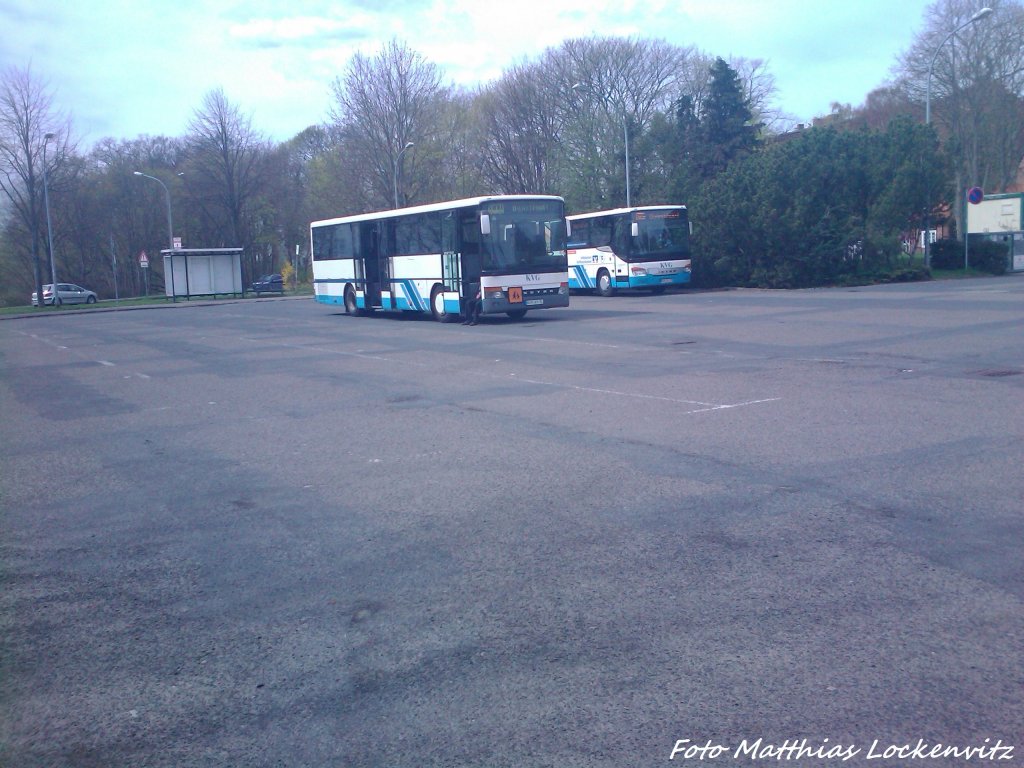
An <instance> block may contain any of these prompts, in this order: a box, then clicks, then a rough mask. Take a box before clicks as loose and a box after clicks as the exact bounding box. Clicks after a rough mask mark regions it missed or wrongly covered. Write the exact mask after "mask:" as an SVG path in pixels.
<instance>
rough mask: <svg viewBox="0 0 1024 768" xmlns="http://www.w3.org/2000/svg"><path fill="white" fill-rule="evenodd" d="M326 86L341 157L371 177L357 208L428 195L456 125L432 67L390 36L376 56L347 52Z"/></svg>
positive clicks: (447, 92) (447, 89) (444, 88)
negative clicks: (345, 60) (329, 90)
mask: <svg viewBox="0 0 1024 768" xmlns="http://www.w3.org/2000/svg"><path fill="white" fill-rule="evenodd" d="M332 92H333V96H334V104H333V106H332V108H331V118H332V120H333V121H334V123H335V126H336V128H337V129H338V130H339V131H340V132H341V134H342V136H343V142H344V144H345V149H346V157H347V161H348V162H349V163H351V164H353V165H355V166H356V167H358V168H359V169H361V171H362V175H363V176H364V178H366V179H367V180H369V182H370V184H371V188H370V189H367V190H365V192H366V198H365V200H364V205H363V207H364V208H366V209H370V208H388V207H391V205H392V204H393V202H394V198H395V197H396V196H397V197H398V198H399V200H398V202H399V204H400V205H401V204H406V203H408V202H409V201H410V200H413V199H417V198H421V199H422V198H425V197H430V196H431V195H432V192H433V190H432V189H431V180H432V179H433V178H436V177H437V175H438V171H440V170H441V168H442V167H443V164H444V158H445V147H446V146H447V143H448V142H449V140H450V139H451V137H452V134H453V131H454V126H453V124H452V119H451V118H452V113H451V111H450V110H448V109H446V105H447V103H448V101H449V100H450V97H451V89H450V87H448V86H445V85H443V84H442V82H441V74H440V71H439V70H438V68H437V67H436V66H435V65H434V64H431V63H429V62H427V61H426V60H425V59H424V58H423V57H422V56H421V55H420V54H418V53H416V52H415V51H413V50H411V49H410V48H408V47H407V46H406V45H405V44H403V43H399V42H398V41H397V40H392V41H391V42H389V43H388V44H387V45H385V46H384V48H383V49H382V50H381V52H380V53H379V54H378V55H377V56H376V57H374V58H369V57H367V56H364V55H362V54H356V55H355V56H353V57H352V59H351V61H350V62H349V65H348V70H347V72H346V73H345V74H344V75H343V76H342V77H340V78H338V79H336V80H335V81H334V83H333V84H332ZM410 145H411V146H410ZM400 161H401V163H400Z"/></svg>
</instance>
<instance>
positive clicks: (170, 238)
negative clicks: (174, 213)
mask: <svg viewBox="0 0 1024 768" xmlns="http://www.w3.org/2000/svg"><path fill="white" fill-rule="evenodd" d="M132 173H133V174H134V175H135V176H142V177H144V178H147V179H152V180H153V181H155V182H156V183H157V184H159V185H160V186H161V187H163V188H164V196H165V198H166V199H167V247H168V248H170V249H171V250H173V249H174V225H173V224H172V222H171V193H170V191H169V190H168V189H167V185H166V184H164V183H163V182H162V181H160V179H158V178H157V177H156V176H150V175H149V174H148V173H143V172H142V171H132Z"/></svg>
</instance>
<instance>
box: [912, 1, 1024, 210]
mask: <svg viewBox="0 0 1024 768" xmlns="http://www.w3.org/2000/svg"><path fill="white" fill-rule="evenodd" d="M978 5H979V4H978V3H977V2H975V0H936V2H934V3H933V4H932V5H931V6H929V8H928V10H927V11H926V15H925V28H924V30H923V31H922V32H921V33H920V34H919V35H918V37H917V38H916V39H915V41H914V43H913V45H912V46H911V47H910V49H909V50H908V51H907V52H906V53H905V54H903V56H901V58H900V60H899V63H898V64H897V66H896V68H895V74H896V75H897V78H898V84H899V87H901V88H902V89H903V90H904V91H905V92H906V93H907V94H908V95H909V96H910V97H911V98H913V99H915V100H916V101H917V102H918V103H919V104H920V103H922V102H924V101H926V100H927V101H929V106H930V112H931V118H932V120H933V121H934V122H935V124H936V126H937V127H938V128H939V129H940V134H942V135H944V136H945V137H946V141H947V146H948V148H949V150H950V153H951V155H952V156H953V158H954V176H955V180H954V183H955V198H954V200H955V201H954V211H958V212H959V211H962V207H963V194H964V188H965V187H966V186H968V185H973V184H981V185H984V186H986V187H987V188H988V189H990V190H993V191H1002V190H1004V189H1006V187H1007V186H1008V185H1009V184H1010V183H1012V180H1013V177H1014V175H1015V173H1016V169H1017V167H1018V165H1019V163H1020V160H1021V157H1022V155H1024V131H1022V129H1021V126H1022V119H1021V115H1022V112H1024V5H1022V3H1021V2H1020V0H989V2H988V3H987V5H988V6H990V7H991V8H992V9H993V10H994V13H992V14H991V15H990V16H989V17H987V18H983V19H981V20H980V21H977V22H975V23H973V24H969V23H967V22H968V21H969V20H970V19H971V18H972V17H973V16H974V15H975V14H976V13H977V11H978ZM957 30H959V31H957ZM929 75H930V76H929ZM958 218H959V216H958Z"/></svg>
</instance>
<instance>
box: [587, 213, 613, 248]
mask: <svg viewBox="0 0 1024 768" xmlns="http://www.w3.org/2000/svg"><path fill="white" fill-rule="evenodd" d="M613 224H614V219H613V218H612V217H611V216H601V217H599V218H596V219H594V220H593V223H592V224H591V226H590V244H591V245H592V246H594V247H595V248H601V247H602V246H606V245H612V232H613Z"/></svg>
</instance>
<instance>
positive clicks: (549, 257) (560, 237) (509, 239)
mask: <svg viewBox="0 0 1024 768" xmlns="http://www.w3.org/2000/svg"><path fill="white" fill-rule="evenodd" d="M480 212H481V215H482V216H486V217H487V221H488V225H489V228H490V231H489V233H486V234H484V235H483V268H484V270H485V271H499V272H500V271H503V270H518V271H523V270H526V271H530V270H551V269H567V262H566V254H565V223H564V221H565V220H564V219H563V218H562V217H563V208H562V205H561V204H560V203H551V202H548V201H532V202H530V201H524V202H518V201H517V202H509V201H503V202H494V203H486V204H485V205H483V206H481V211H480Z"/></svg>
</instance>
